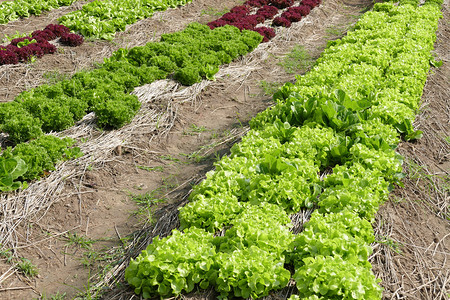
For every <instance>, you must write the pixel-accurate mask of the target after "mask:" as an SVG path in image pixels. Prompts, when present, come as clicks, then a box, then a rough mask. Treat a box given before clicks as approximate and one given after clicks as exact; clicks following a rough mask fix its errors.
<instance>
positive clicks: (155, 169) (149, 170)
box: [137, 166, 164, 172]
mask: <svg viewBox="0 0 450 300" xmlns="http://www.w3.org/2000/svg"><path fill="white" fill-rule="evenodd" d="M137 167H138V168H139V169H141V170H145V171H147V172H153V171H155V172H163V171H164V167H163V166H156V167H147V166H137Z"/></svg>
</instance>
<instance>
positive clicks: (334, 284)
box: [117, 0, 440, 300]
mask: <svg viewBox="0 0 450 300" xmlns="http://www.w3.org/2000/svg"><path fill="white" fill-rule="evenodd" d="M438 1H440V0H435V1H434V2H433V3H432V4H427V5H424V6H422V7H415V6H413V5H411V4H410V3H412V1H406V2H408V3H407V4H405V5H404V6H402V5H401V6H398V7H397V6H395V5H393V4H389V3H382V4H376V5H375V8H374V11H373V12H369V13H367V14H366V15H365V16H364V17H363V18H362V19H361V21H360V22H359V23H358V24H357V25H356V30H355V31H354V32H352V33H350V34H349V35H348V36H347V37H346V38H343V39H342V40H337V41H333V42H330V43H329V45H328V48H327V49H326V50H325V51H324V54H323V56H322V57H321V58H320V59H319V61H318V64H317V65H316V67H314V68H313V69H312V71H311V72H310V73H308V74H306V75H304V76H300V77H298V81H297V82H296V84H295V85H294V84H292V83H288V84H286V85H285V86H284V87H282V88H281V89H280V90H279V92H278V93H277V94H276V95H275V96H274V97H275V99H276V100H278V101H279V103H278V104H277V105H276V106H274V107H272V108H270V109H268V110H266V111H265V112H263V113H261V114H259V115H258V116H257V117H256V118H254V119H253V120H252V121H251V124H250V125H251V127H252V130H251V131H250V132H249V133H248V135H247V136H246V137H244V138H243V140H242V142H241V143H239V144H237V145H235V146H234V147H233V148H232V151H231V155H230V156H229V157H224V158H222V160H221V161H220V162H218V163H216V170H215V171H212V172H209V173H208V174H207V178H206V179H205V180H204V181H203V182H202V183H201V184H199V185H197V186H196V187H195V188H194V191H193V193H192V194H191V198H190V200H191V202H190V203H189V204H187V205H186V206H185V207H183V208H181V209H180V219H181V224H182V226H183V228H184V232H185V235H189V233H190V232H191V230H198V231H201V230H204V234H210V235H211V234H213V232H215V233H219V231H220V233H222V235H219V236H217V237H214V238H213V239H212V244H213V245H214V246H215V248H214V251H215V252H214V253H215V254H213V255H212V256H211V259H212V261H213V262H214V263H212V264H211V265H213V266H214V267H216V268H217V269H216V270H217V272H216V273H214V276H205V277H203V281H202V283H200V284H199V287H200V288H205V287H207V286H209V285H212V286H214V288H215V290H216V291H217V292H218V293H219V294H220V296H219V297H220V298H221V299H228V298H231V297H233V296H235V297H244V298H247V297H252V298H258V297H261V296H265V295H267V294H268V292H269V290H270V289H278V288H282V287H283V286H285V285H286V283H287V282H288V280H289V277H290V273H289V271H288V270H287V269H285V268H284V267H283V265H284V264H285V263H286V262H289V263H290V264H292V265H293V266H294V267H295V274H294V275H293V279H295V281H296V284H297V288H298V291H299V296H292V297H291V299H300V298H301V299H310V300H313V299H315V300H317V299H360V300H367V299H369V300H372V299H373V300H375V299H381V296H382V289H381V287H380V286H379V285H378V282H379V280H377V279H376V278H375V276H374V275H373V274H372V271H371V265H370V263H369V262H368V261H367V259H368V257H369V255H370V254H371V251H372V249H371V247H370V243H372V242H373V241H374V236H373V231H372V228H371V225H370V222H371V221H373V219H374V216H375V213H376V211H377V209H378V207H379V205H380V204H382V203H383V202H384V201H385V200H386V199H387V196H388V193H389V191H390V190H391V189H392V186H393V184H395V183H399V180H400V179H401V177H402V173H401V170H402V169H401V164H402V159H401V157H400V156H399V155H398V154H397V153H396V152H395V148H396V146H397V144H398V142H399V140H400V139H399V137H400V135H402V136H403V138H404V139H414V138H418V137H419V136H420V132H415V131H414V128H413V127H412V122H413V120H414V115H415V111H416V109H417V107H418V105H419V100H420V96H421V90H422V89H423V84H424V82H425V79H426V74H427V72H428V68H429V57H430V55H431V54H430V51H431V49H432V42H433V41H434V39H435V35H434V30H435V28H436V24H437V21H438V19H439V17H440V12H439V8H438V6H437V5H435V4H434V3H436V4H438ZM119 54H120V53H118V54H117V55H119ZM415 57H416V58H415ZM383 109H384V111H383ZM324 171H326V173H322V175H326V174H328V175H326V176H324V178H323V180H319V175H320V174H321V172H324ZM330 171H331V172H330ZM227 204H228V205H227ZM312 206H316V207H317V208H318V209H317V210H316V212H314V213H313V215H312V217H311V220H310V221H309V222H307V223H306V224H305V225H304V230H303V232H301V233H300V234H298V235H297V236H294V235H292V233H290V231H289V229H290V222H289V218H288V214H291V213H294V212H298V210H300V209H303V208H306V207H312ZM208 232H209V233H208ZM223 232H224V233H223ZM174 236H175V237H178V239H179V241H180V245H181V243H182V241H183V239H182V238H181V237H179V236H180V233H179V232H178V231H174ZM158 243H159V242H158ZM208 243H209V241H208ZM164 244H165V242H161V245H163V247H166V246H164ZM167 247H169V245H167ZM208 247H209V246H208ZM186 251H187V252H186V253H189V251H191V250H186ZM186 256H189V255H186ZM208 259H209V258H208ZM149 264H150V265H149V266H148V267H146V268H148V269H149V270H154V269H153V267H154V266H157V270H156V271H154V273H152V275H150V277H145V276H147V275H145V276H144V277H143V278H141V277H142V276H141V277H139V278H138V279H137V280H136V282H134V281H130V280H129V283H130V284H132V285H133V286H135V287H138V286H137V285H136V284H141V283H142V282H143V281H144V282H150V283H151V284H153V282H154V281H155V280H166V279H167V280H172V278H178V277H179V275H176V276H175V275H161V274H163V273H164V272H165V270H166V269H170V270H176V269H177V263H175V264H172V262H171V261H166V262H165V263H164V264H160V263H159V262H158V263H156V264H153V263H152V262H149ZM129 268H130V270H134V269H136V268H140V265H138V266H136V265H135V264H134V262H132V264H131V265H130V267H129ZM143 270H144V269H143ZM152 272H153V271H152ZM174 276H175V277H174ZM142 280H143V281H142ZM179 281H180V280H179V279H178V280H177V282H179ZM151 284H147V285H146V286H151ZM165 286H169V285H167V284H166V285H165ZM187 286H189V284H188V285H187ZM171 287H172V289H171V291H169V292H168V291H167V290H166V289H164V294H161V291H159V290H158V289H157V288H156V286H152V287H151V289H149V290H148V291H152V292H153V293H155V294H160V295H167V293H170V294H178V293H179V292H180V288H179V287H178V284H175V285H173V286H172V285H171ZM148 293H150V292H148ZM147 295H149V294H144V297H147Z"/></svg>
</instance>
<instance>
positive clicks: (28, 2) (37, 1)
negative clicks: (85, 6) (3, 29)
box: [0, 0, 77, 24]
mask: <svg viewBox="0 0 450 300" xmlns="http://www.w3.org/2000/svg"><path fill="white" fill-rule="evenodd" d="M75 1H77V0H14V1H3V2H0V24H6V23H9V22H10V21H14V20H17V19H19V18H27V17H29V16H31V15H36V16H39V15H40V14H42V13H43V12H45V11H50V10H52V9H55V8H58V7H60V6H67V5H70V4H72V3H73V2H75Z"/></svg>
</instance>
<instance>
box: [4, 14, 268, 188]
mask: <svg viewBox="0 0 450 300" xmlns="http://www.w3.org/2000/svg"><path fill="white" fill-rule="evenodd" d="M261 40H262V36H261V35H260V34H258V33H256V32H253V31H240V30H239V29H237V28H236V27H233V26H225V27H221V28H217V29H215V30H211V29H210V28H209V27H208V26H206V25H201V24H198V23H192V24H190V25H189V26H188V27H187V28H186V29H184V30H183V31H180V32H176V33H171V34H165V35H163V36H162V37H161V41H160V42H151V43H148V44H147V45H145V46H141V47H135V48H132V49H119V50H118V51H116V52H115V53H114V54H113V55H112V56H111V57H110V58H108V59H105V63H104V64H102V65H100V66H99V68H97V69H95V70H92V71H82V72H79V73H76V74H75V75H74V76H73V77H72V78H71V79H67V80H63V81H60V82H58V83H56V84H54V85H42V86H40V87H37V88H35V89H32V90H30V91H26V92H23V93H21V94H20V95H19V96H18V97H16V99H15V100H14V101H12V102H8V103H0V128H1V131H2V132H3V133H7V134H8V139H9V141H10V142H12V143H13V144H16V145H20V144H21V143H24V142H26V141H28V140H33V139H36V138H38V137H41V136H42V135H43V133H45V132H50V131H61V130H64V129H66V128H69V127H71V126H73V125H74V124H75V122H77V121H79V120H81V119H82V118H83V117H84V116H85V115H86V114H87V113H88V112H95V114H96V117H97V125H98V126H100V127H106V128H120V127H122V126H123V125H124V124H126V123H128V122H130V121H131V119H132V118H133V117H134V116H135V114H136V113H137V111H138V110H139V108H140V102H139V101H138V99H137V97H136V96H134V95H130V94H129V93H130V92H131V91H132V90H133V89H134V88H135V87H137V86H141V85H144V84H148V83H151V82H153V81H155V80H158V79H164V78H166V77H167V76H169V75H170V76H173V78H175V79H177V80H179V81H180V82H181V83H183V84H186V85H191V84H193V83H195V82H198V81H200V80H201V79H202V78H208V79H213V78H214V74H215V73H217V72H218V70H219V66H220V65H221V64H225V63H229V62H231V61H232V60H233V59H235V58H237V57H238V56H241V55H244V54H246V53H248V52H251V51H253V49H254V48H255V47H256V46H258V44H259V43H260V42H261ZM27 41H29V40H27ZM0 53H1V51H0ZM16 147H17V146H16ZM18 157H19V158H21V156H20V155H18ZM30 168H31V169H33V168H34V167H32V166H30ZM44 170H46V169H45V168H44ZM22 179H25V177H22Z"/></svg>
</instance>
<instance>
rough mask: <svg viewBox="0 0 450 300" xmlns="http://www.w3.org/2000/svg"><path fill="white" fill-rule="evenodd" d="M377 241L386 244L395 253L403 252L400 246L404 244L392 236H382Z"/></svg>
mask: <svg viewBox="0 0 450 300" xmlns="http://www.w3.org/2000/svg"><path fill="white" fill-rule="evenodd" d="M375 242H376V243H379V244H383V245H386V246H387V247H388V248H389V249H391V250H392V251H394V252H395V253H398V254H402V250H401V249H400V247H401V246H402V245H401V244H400V243H399V242H396V241H394V240H393V239H391V238H390V237H387V236H380V237H379V239H376V240H375Z"/></svg>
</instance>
